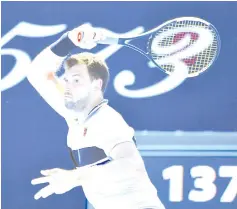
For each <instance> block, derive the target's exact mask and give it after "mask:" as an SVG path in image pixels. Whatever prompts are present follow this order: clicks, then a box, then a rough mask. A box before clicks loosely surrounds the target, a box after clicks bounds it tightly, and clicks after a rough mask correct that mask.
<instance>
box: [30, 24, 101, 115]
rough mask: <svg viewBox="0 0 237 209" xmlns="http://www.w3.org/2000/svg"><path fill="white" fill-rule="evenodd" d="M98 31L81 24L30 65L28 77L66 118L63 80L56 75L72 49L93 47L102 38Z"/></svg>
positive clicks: (44, 97) (39, 91)
mask: <svg viewBox="0 0 237 209" xmlns="http://www.w3.org/2000/svg"><path fill="white" fill-rule="evenodd" d="M81 31H83V34H84V35H83V39H82V40H78V33H79V32H81ZM97 33H98V32H97V31H95V29H93V28H92V27H90V26H80V27H77V28H75V29H73V30H71V31H69V32H67V33H65V34H64V35H63V36H62V37H61V38H60V39H59V40H57V41H56V42H55V43H53V44H51V45H50V46H48V47H46V48H45V49H44V50H43V51H42V52H40V53H39V54H38V55H37V56H36V57H35V59H34V60H33V61H32V63H31V65H30V66H29V67H30V69H29V72H28V75H27V78H28V80H29V82H30V83H31V85H32V86H33V87H34V88H35V89H36V91H37V92H38V93H39V94H40V95H41V96H42V97H43V99H44V100H45V101H46V102H47V103H48V104H49V105H50V106H51V107H52V108H53V109H54V110H55V111H56V112H58V113H59V114H60V115H61V116H63V117H64V118H65V117H66V115H67V111H68V110H67V109H66V107H65V106H64V86H63V82H62V81H60V79H59V78H58V77H57V76H56V75H55V73H56V72H57V70H58V69H59V68H60V67H61V66H62V64H63V61H64V59H65V58H66V57H67V55H68V54H69V53H70V52H71V50H72V49H74V48H76V47H79V48H82V49H91V48H93V47H95V46H96V41H98V39H100V36H99V35H97ZM95 34H96V36H95Z"/></svg>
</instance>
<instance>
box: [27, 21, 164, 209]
mask: <svg viewBox="0 0 237 209" xmlns="http://www.w3.org/2000/svg"><path fill="white" fill-rule="evenodd" d="M103 39H104V37H103V33H102V32H101V31H100V30H95V29H93V28H92V27H90V26H85V25H84V26H80V27H78V28H75V29H73V30H71V31H69V32H67V33H65V34H64V35H63V36H62V37H61V38H60V39H59V40H58V41H56V42H55V43H53V44H52V45H50V46H48V47H47V48H45V49H44V50H43V51H42V52H41V53H40V54H39V55H38V56H37V57H36V58H35V59H34V60H33V62H32V64H31V66H30V70H29V74H28V80H29V82H30V83H31V84H32V86H33V87H34V88H35V89H36V90H37V91H38V93H39V94H40V95H41V96H42V97H43V99H44V100H45V101H46V102H47V103H48V104H49V105H50V106H51V107H52V108H53V109H54V110H55V111H57V112H58V113H59V114H60V115H61V116H62V117H64V118H65V120H66V122H67V124H68V128H69V131H68V136H67V145H68V147H69V148H70V149H71V150H79V153H84V155H82V156H80V166H79V167H76V168H75V169H72V170H65V169H59V168H54V169H49V170H42V171H41V174H42V176H41V177H39V178H36V179H33V180H32V184H33V185H35V184H43V183H48V185H47V186H45V187H44V188H42V189H41V190H40V191H39V192H38V193H36V195H35V199H39V198H46V197H48V196H50V195H52V194H54V193H55V194H63V193H65V192H67V191H69V190H71V189H73V188H75V187H77V186H82V188H83V190H84V193H85V195H86V197H87V199H88V201H89V202H90V203H91V204H92V205H93V206H94V207H95V209H164V206H163V204H162V203H161V201H160V200H159V198H158V196H157V190H156V188H155V187H154V186H153V184H152V183H151V181H150V179H149V177H148V175H147V172H146V169H145V166H144V162H143V160H142V158H141V156H140V154H139V152H138V150H137V148H136V145H135V143H134V140H133V139H134V130H133V129H132V128H131V127H130V126H129V125H128V124H127V123H126V122H125V121H124V119H123V117H122V116H121V115H120V114H119V113H118V112H117V111H116V110H114V109H113V108H112V107H110V106H109V105H108V101H107V100H106V99H104V91H105V89H106V86H107V83H108V80H109V70H108V67H107V65H106V63H105V62H104V61H103V59H101V58H99V57H97V56H95V55H93V54H91V53H88V52H82V53H79V54H74V55H72V56H69V53H70V52H71V51H72V50H73V49H74V48H76V47H79V48H81V49H92V48H93V47H95V46H96V43H97V42H98V41H100V40H103ZM62 65H64V69H65V73H64V75H63V76H62V77H63V79H61V77H60V78H59V77H57V76H56V72H57V70H58V69H59V68H60V66H62ZM85 153H86V154H85ZM98 153H99V154H98ZM83 156H84V157H83ZM88 156H89V157H90V156H91V158H93V157H96V158H98V159H93V161H92V162H91V161H90V162H89V161H88ZM82 165H83V166H82Z"/></svg>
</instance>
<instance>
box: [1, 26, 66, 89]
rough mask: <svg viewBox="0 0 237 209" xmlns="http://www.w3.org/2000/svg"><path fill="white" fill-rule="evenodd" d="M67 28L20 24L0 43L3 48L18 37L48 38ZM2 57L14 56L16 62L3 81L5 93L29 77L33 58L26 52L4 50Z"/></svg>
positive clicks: (2, 86) (2, 87)
mask: <svg viewBox="0 0 237 209" xmlns="http://www.w3.org/2000/svg"><path fill="white" fill-rule="evenodd" d="M66 28H67V26H66V25H65V24H61V25H48V26H44V25H36V24H31V23H27V22H20V23H19V24H18V25H16V26H15V27H14V28H12V30H10V31H9V32H8V33H7V34H5V35H4V36H3V37H2V39H1V42H0V43H1V47H3V46H4V45H5V44H6V43H8V42H9V41H11V40H12V39H13V38H15V37H16V36H23V37H30V38H37V37H47V36H53V35H55V34H58V33H60V32H62V31H64V30H65V29H66ZM1 55H2V56H4V55H8V56H13V57H14V58H15V60H16V63H15V65H14V67H13V68H12V69H11V71H10V72H9V73H8V74H7V75H6V76H5V77H4V78H2V80H1V91H4V90H6V89H9V88H11V87H13V86H15V85H17V84H18V83H19V82H21V81H22V80H23V79H25V77H26V75H27V69H28V65H29V64H30V63H31V58H30V56H29V55H28V54H27V53H26V52H24V51H23V50H20V49H9V48H4V49H2V50H1Z"/></svg>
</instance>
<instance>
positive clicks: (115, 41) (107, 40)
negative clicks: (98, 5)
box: [77, 31, 119, 45]
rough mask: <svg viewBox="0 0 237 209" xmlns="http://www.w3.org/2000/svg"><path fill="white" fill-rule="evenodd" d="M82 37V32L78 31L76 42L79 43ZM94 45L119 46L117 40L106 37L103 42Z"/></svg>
mask: <svg viewBox="0 0 237 209" xmlns="http://www.w3.org/2000/svg"><path fill="white" fill-rule="evenodd" d="M94 35H95V33H94ZM83 36H84V32H83V31H80V32H79V33H78V34H77V41H78V42H81V40H82V39H83ZM96 43H97V44H108V45H110V44H119V38H114V37H106V38H105V39H104V40H101V41H97V42H96Z"/></svg>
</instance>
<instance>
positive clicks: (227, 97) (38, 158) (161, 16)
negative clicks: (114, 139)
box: [1, 2, 237, 209]
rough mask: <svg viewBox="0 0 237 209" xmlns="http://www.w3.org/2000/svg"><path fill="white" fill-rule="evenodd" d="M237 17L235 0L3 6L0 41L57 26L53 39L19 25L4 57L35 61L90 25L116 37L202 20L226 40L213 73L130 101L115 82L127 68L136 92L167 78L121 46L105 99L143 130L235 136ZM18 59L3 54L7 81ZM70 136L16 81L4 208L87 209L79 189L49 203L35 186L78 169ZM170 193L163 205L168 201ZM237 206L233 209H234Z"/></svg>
mask: <svg viewBox="0 0 237 209" xmlns="http://www.w3.org/2000/svg"><path fill="white" fill-rule="evenodd" d="M236 11H237V3H236V2H113V3H112V2H2V26H1V27H2V34H1V36H2V38H5V39H4V40H6V38H9V37H10V33H9V32H11V33H12V32H13V28H14V27H16V26H17V25H18V24H19V23H21V22H23V21H24V22H27V23H30V24H36V25H38V27H39V25H41V26H51V28H53V26H54V25H61V26H60V27H61V29H58V32H52V34H53V35H41V34H39V31H36V30H33V29H32V27H31V26H29V25H28V28H27V27H26V29H23V28H22V27H20V30H19V31H21V32H24V33H25V35H23V36H19V35H17V36H15V37H13V38H12V39H11V40H9V41H5V42H6V43H4V45H2V49H5V53H6V49H10V48H12V49H17V50H21V52H23V53H26V54H25V56H26V57H27V56H28V59H29V58H30V59H33V58H34V57H35V56H36V55H37V54H38V53H39V52H40V51H41V50H42V49H43V48H44V47H46V46H47V45H49V44H51V43H52V42H53V41H55V40H56V39H57V38H59V37H60V35H61V34H62V33H63V32H65V31H66V30H67V29H72V28H74V27H76V26H79V25H81V24H83V23H85V22H89V23H91V24H92V25H93V26H96V27H102V28H107V29H109V30H111V31H113V32H116V33H125V32H128V31H131V30H133V29H135V28H137V27H139V26H141V27H143V30H145V31H146V30H149V29H151V28H153V27H156V26H157V25H159V24H161V23H163V22H165V21H167V20H169V19H172V18H176V17H181V16H197V17H200V18H203V19H205V20H207V21H209V22H211V23H212V24H213V25H214V26H215V27H216V28H217V30H218V31H219V33H220V37H221V40H222V48H221V51H220V56H219V58H218V60H217V62H216V63H215V64H214V65H213V66H212V67H211V69H210V70H208V71H207V72H206V73H204V74H202V75H200V76H198V77H196V78H192V79H188V80H186V81H185V82H184V83H183V84H182V85H180V86H179V87H177V88H176V89H174V90H172V91H170V92H167V93H165V94H163V95H160V96H154V97H149V98H139V99H133V98H128V97H125V96H123V95H120V94H119V93H118V92H117V91H116V89H115V88H114V84H113V81H114V78H115V76H117V75H118V74H119V72H121V71H122V70H124V69H129V70H131V71H133V72H134V74H135V76H136V82H135V84H134V85H132V86H129V87H127V88H129V89H132V90H136V89H141V88H144V87H146V86H150V85H152V84H154V83H157V82H158V81H159V80H161V79H163V78H164V77H165V74H164V73H163V72H161V71H159V70H158V69H156V68H150V67H149V66H148V61H147V60H146V58H145V57H143V56H141V55H140V54H139V53H136V52H134V51H132V50H129V49H126V48H122V49H120V50H119V51H117V52H116V53H114V54H113V55H112V56H110V57H109V58H108V59H107V62H108V65H109V66H110V69H111V82H110V84H109V86H108V90H107V92H106V97H107V98H108V99H109V101H110V105H111V106H113V107H114V108H116V109H117V110H118V111H119V112H120V113H121V114H122V115H123V116H124V118H125V119H126V121H127V122H128V123H129V124H130V125H131V126H133V127H134V128H135V129H136V130H149V131H151V130H155V131H175V130H183V131H207V130H209V131H210V130H211V131H221V132H223V131H229V132H234V131H237V125H236V124H237V70H236V64H235V63H236V49H237V26H236V20H237V13H236ZM62 24H63V25H62ZM53 30H54V29H53ZM40 31H41V32H42V31H43V29H42V30H40ZM54 31H56V29H55V30H54ZM47 33H48V34H49V33H51V32H47ZM18 34H19V33H18ZM29 34H31V35H29ZM32 34H33V35H32ZM29 36H33V37H29ZM36 36H39V37H36ZM105 48H106V46H99V47H97V48H95V49H93V50H92V52H95V53H97V52H99V51H101V50H103V49H105ZM2 53H4V51H2ZM12 55H13V54H12V52H11V53H8V55H2V64H1V68H2V79H7V78H8V79H10V74H9V73H10V72H11V73H14V72H13V71H14V70H12V69H13V67H14V65H15V64H19V63H20V61H23V58H22V59H21V60H20V59H16V58H15V57H14V56H12ZM28 61H29V60H28ZM27 64H28V63H27V59H25V62H24V61H23V65H22V66H23V67H22V68H21V69H20V71H21V72H23V71H24V69H26V67H24V66H27ZM18 69H19V68H18ZM20 74H21V75H14V76H13V77H14V78H16V79H17V78H20V76H22V77H23V78H24V73H20ZM9 82H10V81H8V83H9ZM1 85H2V84H1ZM66 135H67V127H66V123H65V122H64V120H63V119H62V118H61V117H59V116H58V115H57V113H55V112H54V111H53V110H52V109H51V108H50V107H49V106H48V105H47V104H46V103H45V102H44V101H43V100H42V99H41V98H40V96H39V95H38V94H37V93H36V91H35V90H34V89H33V88H32V87H31V86H30V84H29V83H28V81H27V80H26V79H24V80H22V81H20V80H19V82H18V83H17V82H15V84H14V85H10V87H9V88H8V89H6V90H5V91H3V92H2V208H3V209H17V208H19V209H21V208H40V209H43V208H49V207H50V208H57V209H59V208H67V209H69V208H83V207H84V206H85V199H84V196H83V194H82V191H81V189H80V188H76V189H74V190H73V191H71V192H70V193H67V194H64V195H54V196H52V197H50V198H48V199H46V200H40V201H35V200H34V199H33V195H34V193H35V192H36V191H37V189H38V188H39V187H36V186H34V187H33V186H32V185H31V184H30V181H31V179H32V178H35V177H38V175H39V171H40V169H44V168H54V167H62V168H71V167H72V162H71V161H70V157H69V155H68V151H67V147H66V140H65V139H66ZM190 140H192V139H190ZM207 160H208V159H207ZM168 162H169V160H168V159H167V163H168ZM230 163H232V164H235V165H236V159H231V161H230ZM147 164H149V160H148V162H147ZM149 165H150V164H149ZM156 166H158V165H157V164H154V165H153V166H149V169H148V170H149V173H150V175H151V176H153V178H154V176H158V174H156V169H159V167H157V168H156ZM160 190H161V191H162V188H161V189H160ZM164 195H165V193H164ZM164 195H163V196H162V199H164V201H167V197H165V196H164ZM234 203H236V200H235V202H234ZM234 203H231V204H230V205H229V207H230V208H234V206H233V204H234ZM167 204H168V203H167ZM181 206H182V205H181ZM232 206H233V207H232ZM187 207H188V206H187ZM218 207H219V206H218ZM218 207H216V208H218ZM170 208H171V207H170ZM173 208H176V207H175V206H174V207H173ZM182 208H183V207H182ZM188 208H190V207H188ZM192 208H195V205H194V206H193V207H192ZM220 208H221V206H220Z"/></svg>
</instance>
